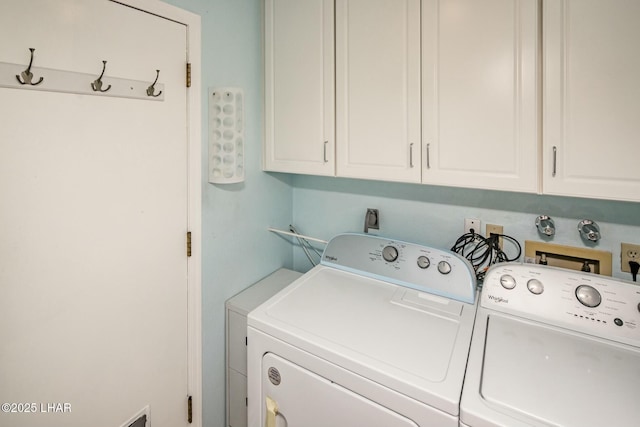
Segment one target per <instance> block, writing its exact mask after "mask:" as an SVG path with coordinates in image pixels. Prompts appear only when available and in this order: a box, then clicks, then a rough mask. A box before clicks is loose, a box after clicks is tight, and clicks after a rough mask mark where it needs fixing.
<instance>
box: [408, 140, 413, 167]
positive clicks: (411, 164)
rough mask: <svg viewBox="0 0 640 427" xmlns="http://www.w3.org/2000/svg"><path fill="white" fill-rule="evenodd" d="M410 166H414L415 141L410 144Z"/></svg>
mask: <svg viewBox="0 0 640 427" xmlns="http://www.w3.org/2000/svg"><path fill="white" fill-rule="evenodd" d="M409 167H410V168H412V167H413V142H412V143H411V144H409Z"/></svg>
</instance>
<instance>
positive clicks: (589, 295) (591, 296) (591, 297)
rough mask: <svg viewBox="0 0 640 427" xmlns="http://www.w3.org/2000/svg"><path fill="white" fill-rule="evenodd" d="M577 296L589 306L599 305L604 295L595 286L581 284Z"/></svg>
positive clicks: (581, 302)
mask: <svg viewBox="0 0 640 427" xmlns="http://www.w3.org/2000/svg"><path fill="white" fill-rule="evenodd" d="M576 298H578V301H580V304H582V305H584V306H587V307H592V308H593V307H597V306H599V305H600V303H601V302H602V296H600V292H598V290H597V289H596V288H594V287H593V286H589V285H580V286H578V287H577V288H576Z"/></svg>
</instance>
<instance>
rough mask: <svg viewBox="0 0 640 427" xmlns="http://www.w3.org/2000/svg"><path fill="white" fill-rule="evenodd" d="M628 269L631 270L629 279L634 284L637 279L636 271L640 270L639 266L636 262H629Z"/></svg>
mask: <svg viewBox="0 0 640 427" xmlns="http://www.w3.org/2000/svg"><path fill="white" fill-rule="evenodd" d="M629 269H630V270H631V277H632V278H633V281H634V282H635V281H636V279H637V277H638V270H640V264H639V263H638V262H637V261H629Z"/></svg>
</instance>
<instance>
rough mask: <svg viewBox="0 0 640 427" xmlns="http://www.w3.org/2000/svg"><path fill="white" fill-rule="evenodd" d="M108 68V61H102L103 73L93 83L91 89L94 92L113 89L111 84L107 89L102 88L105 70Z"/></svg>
mask: <svg viewBox="0 0 640 427" xmlns="http://www.w3.org/2000/svg"><path fill="white" fill-rule="evenodd" d="M106 68H107V61H102V74H100V77H98V78H97V79H96V80H95V81H94V82H93V83H91V89H93V91H94V92H106V91H108V90H109V89H111V85H109V86H107V88H106V89H105V90H102V76H104V70H105V69H106Z"/></svg>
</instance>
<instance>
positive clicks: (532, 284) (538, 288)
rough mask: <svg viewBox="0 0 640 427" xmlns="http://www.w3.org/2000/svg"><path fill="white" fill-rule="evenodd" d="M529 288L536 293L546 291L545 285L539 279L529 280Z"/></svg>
mask: <svg viewBox="0 0 640 427" xmlns="http://www.w3.org/2000/svg"><path fill="white" fill-rule="evenodd" d="M527 288H528V289H529V292H531V293H532V294H535V295H540V294H541V293H542V292H544V286H543V285H542V282H541V281H540V280H538V279H531V280H529V281H528V282H527Z"/></svg>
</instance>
